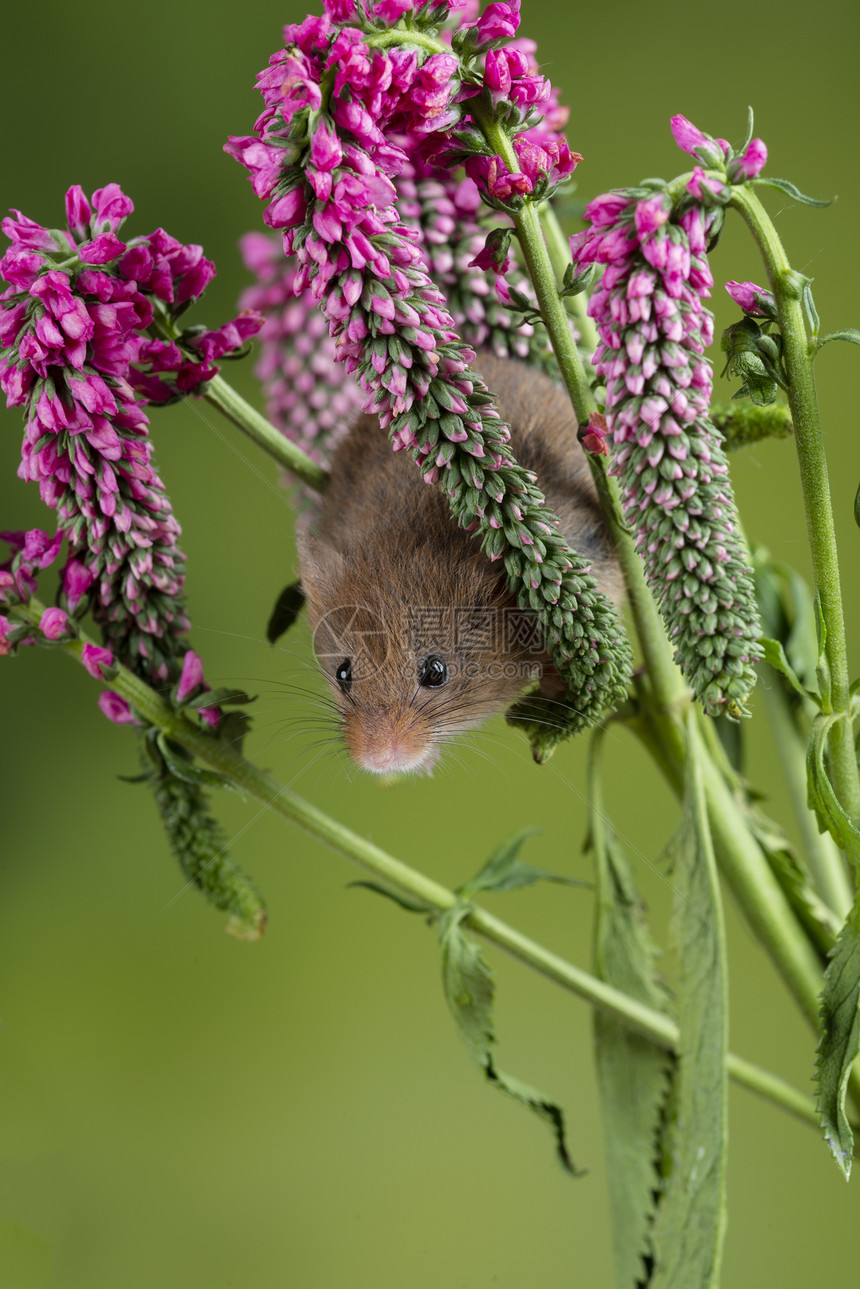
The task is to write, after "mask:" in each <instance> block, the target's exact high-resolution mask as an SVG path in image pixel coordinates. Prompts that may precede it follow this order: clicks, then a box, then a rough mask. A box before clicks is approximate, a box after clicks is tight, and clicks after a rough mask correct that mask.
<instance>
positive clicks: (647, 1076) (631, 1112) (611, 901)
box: [588, 732, 674, 1286]
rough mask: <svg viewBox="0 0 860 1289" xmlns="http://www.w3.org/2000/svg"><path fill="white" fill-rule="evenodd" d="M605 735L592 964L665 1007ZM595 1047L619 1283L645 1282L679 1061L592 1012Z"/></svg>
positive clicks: (595, 767)
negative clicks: (610, 800) (622, 840)
mask: <svg viewBox="0 0 860 1289" xmlns="http://www.w3.org/2000/svg"><path fill="white" fill-rule="evenodd" d="M602 739H603V735H602V732H601V733H598V734H596V735H595V736H594V738H593V739H592V745H591V751H590V756H589V773H588V779H589V784H588V800H589V821H590V824H589V844H590V848H591V851H592V854H593V857H594V871H595V879H596V883H597V901H596V906H595V933H594V970H595V974H596V975H598V976H599V977H600V979H601V980H605V981H607V982H608V983H609V984H611V985H614V986H615V988H616V989H620V990H622V991H623V992H624V993H625V994H628V995H629V996H630V997H632V998H635V999H636V1000H637V1001H639V1002H643V1003H646V1004H647V1005H648V1006H650V1007H654V1008H656V1009H658V1010H665V1009H666V1004H667V994H666V991H665V990H664V989H662V988H661V987H660V986H659V985H658V983H657V980H656V976H655V962H656V958H657V948H656V946H655V944H654V942H653V941H652V939H651V935H650V932H649V929H648V926H647V923H646V921H645V917H644V910H643V906H642V903H641V900H640V898H639V894H638V892H637V890H636V887H635V885H634V882H633V875H632V873H631V871H630V868H629V865H628V863H627V859H626V856H625V855H624V852H623V851H622V850H621V848H620V846H619V845H618V843H617V841H616V838H615V835H614V833H613V831H612V828H611V826H610V825H609V824H607V823H606V822H605V819H604V814H603V804H602V793H601V790H600V783H599V778H598V775H599V749H600V746H601V743H602ZM594 1049H595V1061H596V1066H597V1076H598V1085H599V1088H600V1104H601V1112H602V1118H603V1132H604V1136H605V1138H606V1160H607V1173H608V1177H609V1201H610V1213H611V1218H612V1256H613V1265H614V1269H615V1276H614V1282H615V1284H616V1285H618V1286H631V1285H634V1284H637V1283H639V1282H640V1281H642V1280H643V1279H644V1262H643V1259H644V1258H645V1257H647V1256H648V1255H649V1254H650V1251H651V1250H650V1226H651V1222H652V1220H653V1215H654V1208H655V1202H656V1201H655V1197H656V1194H657V1192H658V1191H659V1189H660V1177H659V1175H658V1172H657V1163H658V1160H657V1141H658V1137H659V1134H660V1124H661V1118H662V1114H663V1106H664V1103H665V1099H666V1095H667V1091H668V1088H669V1085H670V1081H671V1073H672V1070H673V1067H674V1058H673V1056H672V1054H671V1053H670V1052H667V1051H665V1050H664V1049H663V1048H660V1047H657V1046H655V1044H654V1043H651V1042H649V1041H648V1039H646V1038H643V1037H642V1036H641V1035H639V1034H635V1033H633V1032H632V1031H631V1030H630V1029H628V1028H627V1027H626V1026H624V1025H622V1024H621V1023H620V1022H619V1021H617V1020H614V1019H613V1018H612V1017H609V1016H605V1015H604V1014H603V1013H602V1012H599V1011H595V1013H594Z"/></svg>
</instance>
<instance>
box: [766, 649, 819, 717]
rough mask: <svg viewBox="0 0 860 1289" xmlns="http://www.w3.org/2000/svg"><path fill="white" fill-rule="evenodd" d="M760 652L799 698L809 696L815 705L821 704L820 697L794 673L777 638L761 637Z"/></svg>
mask: <svg viewBox="0 0 860 1289" xmlns="http://www.w3.org/2000/svg"><path fill="white" fill-rule="evenodd" d="M761 647H762V652H763V653H764V658H765V662H768V663H770V665H771V667H773V669H774V670H775V671H778V672H779V673H780V675H781V676H784V677H785V679H786V680H787V681H788V683H789V684H790V685H791V687H792V689H793V690H794V691H795V693H796V694H799V695H800V697H801V698H811V699H812V701H813V702H814V703H815V704H816V706H818V707H820V706H821V699H820V698H819V697H818V695H817V694H814V693H812V691H811V690H809V689H807V688H806V686H805V685H802V684H801V683H800V680H799V679H798V677H797V676H796V675H795V672H794V668H793V667H792V665H791V663H790V662H789V661H788V658H787V657H786V653H785V649H784V648H783V646H782V643H781V642H780V641H779V640H768V639H767V638H766V637H763V638H762V640H761Z"/></svg>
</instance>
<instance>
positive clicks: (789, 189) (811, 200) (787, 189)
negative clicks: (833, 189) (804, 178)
mask: <svg viewBox="0 0 860 1289" xmlns="http://www.w3.org/2000/svg"><path fill="white" fill-rule="evenodd" d="M752 182H753V183H754V184H760V185H761V186H762V187H764V188H776V190H777V192H784V193H785V195H786V196H787V197H792V198H793V199H794V201H799V202H800V203H801V205H803V206H818V207H824V206H830V205H832V204H833V202H834V201H835V198H834V197H828V198H827V200H826V201H818V200H817V199H816V198H815V197H807V196H806V194H805V193H802V192H801V191H800V189H799V188H798V187H797V186H796V185H795V184H793V183H792V182H791V181H790V180H789V179H776V178H775V177H774V176H773V175H760V176H759V177H758V178H757V179H753V181H752Z"/></svg>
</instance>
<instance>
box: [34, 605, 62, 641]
mask: <svg viewBox="0 0 860 1289" xmlns="http://www.w3.org/2000/svg"><path fill="white" fill-rule="evenodd" d="M39 626H40V628H41V631H42V634H43V635H44V636H45V638H46V639H48V640H59V639H61V637H62V636H64V635H66V634H67V633H68V630H69V615H68V614H67V613H66V612H65V610H64V609H45V612H44V613H43V614H42V619H41V621H40V623H39Z"/></svg>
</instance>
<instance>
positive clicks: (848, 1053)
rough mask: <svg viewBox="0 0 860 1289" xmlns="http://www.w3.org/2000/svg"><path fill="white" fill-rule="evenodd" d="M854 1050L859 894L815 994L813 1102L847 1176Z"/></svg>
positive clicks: (859, 990) (858, 1020) (857, 1047)
mask: <svg viewBox="0 0 860 1289" xmlns="http://www.w3.org/2000/svg"><path fill="white" fill-rule="evenodd" d="M858 1051H860V895H858V897H857V899H856V900H855V901H854V906H853V908H852V909H851V912H850V913H849V914H848V917H847V918H846V919H845V923H844V925H843V927H842V930H841V932H840V934H839V939H838V940H837V942H836V948H835V949H834V950H833V954H832V956H831V959H830V965H829V966H828V968H827V972H826V973H825V976H824V989H823V990H822V993H821V1040H820V1042H819V1044H818V1055H817V1058H816V1062H815V1074H816V1100H817V1105H818V1113H819V1115H820V1117H821V1126H822V1128H823V1129H824V1137H825V1140H826V1142H827V1144H828V1146H829V1147H830V1149H831V1151H832V1153H833V1158H834V1159H835V1160H836V1162H837V1164H838V1165H839V1167H840V1169H841V1170H842V1172H843V1173H844V1175H845V1178H846V1180H847V1179H848V1178H849V1177H850V1175H851V1163H852V1160H853V1157H854V1133H853V1132H852V1129H851V1124H850V1122H849V1120H848V1116H847V1114H846V1113H845V1096H846V1092H847V1089H848V1076H849V1075H850V1073H851V1067H852V1066H853V1064H854V1061H855V1059H856V1057H857V1053H858Z"/></svg>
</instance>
